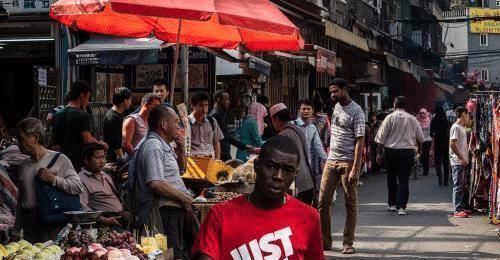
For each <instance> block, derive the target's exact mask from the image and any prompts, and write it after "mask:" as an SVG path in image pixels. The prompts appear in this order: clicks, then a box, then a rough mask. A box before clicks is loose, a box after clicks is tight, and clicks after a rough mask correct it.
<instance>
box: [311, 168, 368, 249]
mask: <svg viewBox="0 0 500 260" xmlns="http://www.w3.org/2000/svg"><path fill="white" fill-rule="evenodd" d="M351 169H352V162H342V161H332V160H328V161H327V162H326V165H325V169H324V171H323V176H322V178H321V187H320V191H319V202H318V209H319V214H320V218H321V234H322V236H323V245H324V246H327V247H330V246H331V244H332V223H331V221H332V201H333V194H334V193H335V190H336V189H337V186H338V185H339V183H342V187H343V188H344V193H345V207H346V211H347V212H346V213H347V214H346V221H345V226H344V245H352V244H353V243H354V232H355V230H356V219H357V217H358V193H357V191H358V186H357V182H353V183H349V181H348V180H349V173H350V172H351Z"/></svg>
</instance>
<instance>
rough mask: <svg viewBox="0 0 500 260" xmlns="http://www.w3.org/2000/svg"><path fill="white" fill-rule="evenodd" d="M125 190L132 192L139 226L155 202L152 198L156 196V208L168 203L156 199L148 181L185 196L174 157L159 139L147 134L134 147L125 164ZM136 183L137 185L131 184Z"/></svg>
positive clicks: (168, 146) (151, 133) (186, 191)
mask: <svg viewBox="0 0 500 260" xmlns="http://www.w3.org/2000/svg"><path fill="white" fill-rule="evenodd" d="M129 173H132V176H133V177H132V178H130V176H129V188H130V189H133V188H134V185H136V187H135V189H136V191H135V197H136V205H137V206H136V208H137V209H136V210H137V211H138V212H137V213H138V214H137V215H138V217H139V221H140V222H139V223H143V222H142V221H145V220H146V219H147V217H148V215H149V212H150V210H151V209H152V207H153V206H155V205H154V202H155V197H156V196H159V201H158V202H159V205H158V206H162V205H165V204H166V203H168V199H167V198H166V197H164V196H162V195H158V194H157V193H155V191H153V190H152V189H151V188H150V187H149V184H150V183H151V182H152V181H165V182H168V183H169V184H170V185H172V186H173V187H175V188H177V189H178V190H180V191H182V192H184V193H186V194H189V192H188V190H187V188H186V186H185V185H184V182H183V181H182V178H181V175H180V171H179V165H178V164H177V157H176V155H175V152H174V150H173V149H172V148H171V147H170V145H169V144H167V143H166V142H165V141H164V140H163V139H161V137H160V136H159V135H157V134H156V133H154V132H152V131H150V132H148V135H147V136H146V138H144V139H143V140H142V141H141V142H140V143H139V144H138V145H137V148H136V150H135V151H134V154H133V156H132V159H131V161H130V163H129ZM135 182H137V184H135Z"/></svg>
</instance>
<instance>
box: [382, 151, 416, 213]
mask: <svg viewBox="0 0 500 260" xmlns="http://www.w3.org/2000/svg"><path fill="white" fill-rule="evenodd" d="M385 157H386V162H387V188H388V199H387V204H388V205H389V206H396V208H398V209H406V204H408V197H409V195H410V190H409V187H408V179H409V178H410V174H411V171H412V167H413V162H414V158H415V150H411V149H387V148H386V149H385Z"/></svg>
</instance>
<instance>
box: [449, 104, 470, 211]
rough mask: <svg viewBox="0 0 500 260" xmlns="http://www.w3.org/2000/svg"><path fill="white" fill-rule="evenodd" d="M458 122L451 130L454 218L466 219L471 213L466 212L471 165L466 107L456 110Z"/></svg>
mask: <svg viewBox="0 0 500 260" xmlns="http://www.w3.org/2000/svg"><path fill="white" fill-rule="evenodd" d="M455 114H456V116H457V121H456V122H455V123H454V124H453V126H451V129H450V165H451V173H452V177H453V206H454V208H455V214H454V216H455V217H457V218H466V217H468V216H469V214H470V211H466V210H465V201H464V195H465V171H466V169H467V165H468V164H469V158H468V157H469V156H468V148H467V133H466V132H465V127H466V126H467V125H468V124H469V114H468V113H467V109H466V108H464V107H457V108H456V109H455Z"/></svg>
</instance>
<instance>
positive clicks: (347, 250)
mask: <svg viewBox="0 0 500 260" xmlns="http://www.w3.org/2000/svg"><path fill="white" fill-rule="evenodd" d="M354 253H356V250H355V249H354V247H352V246H351V247H344V250H342V254H344V255H352V254H354Z"/></svg>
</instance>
